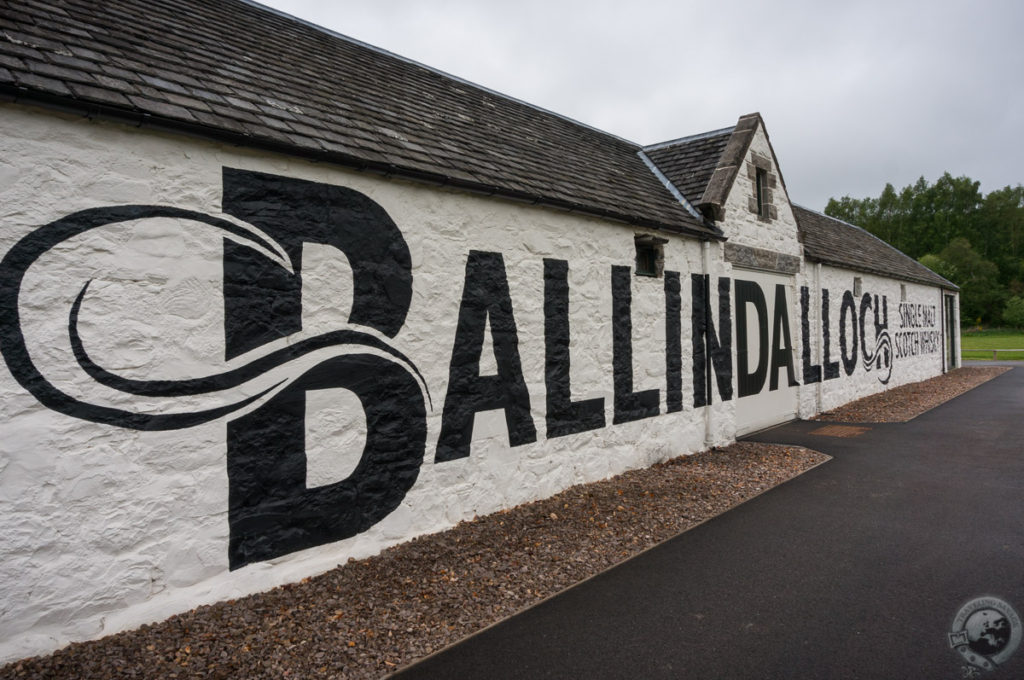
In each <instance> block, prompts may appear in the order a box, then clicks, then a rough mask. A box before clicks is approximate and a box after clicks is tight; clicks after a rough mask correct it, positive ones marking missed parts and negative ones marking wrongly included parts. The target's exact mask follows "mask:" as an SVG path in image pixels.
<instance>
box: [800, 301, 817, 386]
mask: <svg viewBox="0 0 1024 680" xmlns="http://www.w3.org/2000/svg"><path fill="white" fill-rule="evenodd" d="M810 308H811V291H810V290H808V288H807V286H800V344H801V345H802V353H803V367H804V384H805V385H809V384H811V383H816V382H821V366H819V365H817V364H815V363H814V362H813V361H812V360H811V319H810V316H811V309H810Z"/></svg>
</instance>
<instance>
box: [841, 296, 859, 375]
mask: <svg viewBox="0 0 1024 680" xmlns="http://www.w3.org/2000/svg"><path fill="white" fill-rule="evenodd" d="M847 316H849V317H850V325H851V326H853V328H852V330H853V333H852V334H851V339H852V340H853V347H852V348H848V346H847V344H846V317H847ZM848 349H849V350H850V351H847V350H848ZM839 351H840V354H841V355H842V360H843V370H844V371H846V375H853V369H855V368H857V303H856V302H854V301H853V293H851V292H850V291H844V292H843V303H842V305H840V307H839Z"/></svg>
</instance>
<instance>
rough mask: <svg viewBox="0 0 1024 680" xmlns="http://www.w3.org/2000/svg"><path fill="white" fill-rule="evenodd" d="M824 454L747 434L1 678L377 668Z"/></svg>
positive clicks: (416, 654) (597, 567)
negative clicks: (756, 440)
mask: <svg viewBox="0 0 1024 680" xmlns="http://www.w3.org/2000/svg"><path fill="white" fill-rule="evenodd" d="M827 459H828V457H827V456H825V455H823V454H821V453H817V452H815V451H810V450H808V449H803V448H800V447H794V446H775V445H769V444H758V443H749V442H741V443H737V444H733V445H732V446H729V447H726V448H722V449H712V450H711V451H706V452H703V453H698V454H695V455H692V456H682V457H680V458H676V459H674V460H671V461H668V462H666V463H662V464H659V465H655V466H653V467H651V468H648V469H645V470H634V471H631V472H627V473H625V474H622V475H619V476H618V477H614V478H612V479H609V480H605V481H602V482H596V483H593V484H586V485H580V486H574V487H572V488H570V489H567V490H566V491H563V492H562V493H560V494H558V495H556V496H554V497H552V498H549V499H546V500H543V501H538V502H535V503H529V504H526V505H521V506H519V507H516V508H512V509H510V510H505V511H501V512H497V513H494V514H492V515H488V516H486V517H481V518H478V519H475V520H473V521H470V522H463V523H461V524H459V525H458V526H456V527H454V528H452V529H449V530H448V531H443V532H441V533H437V534H432V535H429V536H423V537H420V538H418V539H414V540H413V541H411V542H409V543H405V544H402V545H399V546H396V547H394V548H390V549H388V550H386V551H384V552H383V553H381V554H380V555H377V556H375V557H371V558H368V559H364V560H359V561H352V562H350V563H348V564H345V565H341V566H339V567H337V568H335V569H333V570H331V571H329V572H327V573H325V574H322V575H320V576H316V577H313V578H309V579H306V580H304V581H303V582H301V583H297V584H293V585H289V586H283V587H281V588H275V589H274V590H271V591H269V592H266V593H261V594H258V595H253V596H250V597H245V598H241V599H238V600H232V601H229V602H222V603H219V604H214V605H210V606H205V607H199V608H198V609H194V610H192V611H190V612H188V613H185V614H181V615H178V616H174V617H172V618H170V619H168V620H166V621H163V622H161V623H157V624H153V625H149V626H143V627H142V628H140V629H138V630H134V631H129V632H125V633H119V634H117V635H112V636H109V637H106V638H103V639H101V640H96V641H93V642H85V643H76V644H72V645H70V646H68V647H66V648H64V649H62V650H60V651H58V652H56V653H54V654H52V655H50V656H45V657H34V658H31V659H25V660H22V661H19V662H15V663H13V664H9V665H7V666H5V667H3V668H0V678H76V679H85V678H175V677H177V678H285V677H292V678H379V677H381V676H384V675H387V674H389V673H390V672H392V671H394V670H396V669H397V668H398V667H400V666H404V665H407V664H409V663H411V662H413V661H415V660H416V659H418V658H421V657H423V656H425V655H427V654H429V653H431V652H433V651H435V650H438V649H440V648H442V647H444V646H446V645H450V644H452V643H453V642H456V641H458V640H460V639H462V638H463V637H465V636H467V635H469V634H471V633H473V632H475V631H478V630H480V629H481V628H483V627H485V626H487V625H490V624H492V623H494V622H496V621H499V620H501V619H503V618H505V617H507V616H510V615H511V614H514V613H515V612H517V611H519V610H521V609H523V608H525V607H528V606H530V605H532V604H536V603H537V602H539V601H540V600H542V599H544V598H546V597H548V596H550V595H553V594H554V593H557V592H559V591H561V590H563V589H565V588H567V587H569V586H571V585H573V584H575V583H578V582H579V581H582V580H584V579H586V578H588V577H590V576H593V575H594V574H597V573H598V572H600V571H602V570H604V569H606V568H608V567H610V566H612V565H613V564H615V563H617V562H621V561H622V560H625V559H627V558H629V557H631V556H633V555H636V554H637V553H639V552H641V551H642V550H644V549H646V548H649V547H651V546H653V545H655V544H656V543H659V542H661V541H664V540H665V539H667V538H670V537H671V536H674V535H676V534H678V533H680V532H681V531H685V530H686V529H689V528H691V527H693V526H694V525H696V524H699V523H700V522H702V521H704V520H706V519H709V518H711V517H714V516H715V515H717V514H719V513H722V512H724V511H725V510H728V509H729V508H731V507H733V506H735V505H737V504H738V503H742V502H743V501H745V500H748V499H750V498H752V497H754V496H756V495H758V494H760V493H761V492H763V491H765V490H767V489H770V488H771V487H773V486H776V485H777V484H780V483H782V482H784V481H786V480H787V479H790V478H792V477H794V476H796V475H798V474H800V473H801V472H803V471H805V470H807V469H809V468H811V467H813V466H815V465H817V464H819V463H821V462H823V461H825V460H827Z"/></svg>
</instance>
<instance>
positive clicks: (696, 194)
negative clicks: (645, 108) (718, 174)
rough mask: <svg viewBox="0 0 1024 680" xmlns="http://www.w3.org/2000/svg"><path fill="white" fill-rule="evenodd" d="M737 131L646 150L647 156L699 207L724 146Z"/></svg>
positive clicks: (720, 132)
mask: <svg viewBox="0 0 1024 680" xmlns="http://www.w3.org/2000/svg"><path fill="white" fill-rule="evenodd" d="M734 129H735V128H731V127H729V128H725V129H724V130H715V131H714V132H706V133H704V134H702V135H694V136H693V137H685V138H683V139H676V140H673V141H671V142H663V143H661V144H654V145H652V146H647V147H644V153H645V154H647V157H648V158H650V159H651V161H652V162H653V163H654V164H655V165H656V166H658V170H660V171H661V172H662V174H664V175H665V177H666V178H668V181H670V182H672V184H673V186H675V187H676V188H677V189H679V192H680V193H682V195H683V196H685V197H686V200H688V201H689V202H690V203H692V204H694V205H696V204H697V202H699V201H700V199H701V197H702V196H703V195H704V190H705V189H707V186H708V182H710V181H711V175H713V174H714V172H715V169H717V168H718V161H719V159H720V158H721V157H722V151H724V150H725V145H726V144H728V143H729V138H730V137H731V136H732V132H733V130H734Z"/></svg>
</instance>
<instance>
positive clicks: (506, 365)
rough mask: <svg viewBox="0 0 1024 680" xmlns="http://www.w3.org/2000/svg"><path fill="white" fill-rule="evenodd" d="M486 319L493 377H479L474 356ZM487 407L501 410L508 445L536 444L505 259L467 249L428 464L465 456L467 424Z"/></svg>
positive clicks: (477, 353) (477, 355)
mask: <svg viewBox="0 0 1024 680" xmlns="http://www.w3.org/2000/svg"><path fill="white" fill-rule="evenodd" d="M488 321H490V326H491V343H492V345H493V347H494V358H495V360H496V361H497V364H498V373H497V375H480V354H481V352H482V351H483V347H484V332H485V330H486V328H487V322H488ZM491 409H504V411H505V422H506V423H507V426H508V441H509V444H510V445H511V446H521V445H522V444H529V443H531V442H535V441H537V428H536V427H534V424H533V419H532V418H531V417H530V393H529V391H528V390H527V389H526V381H525V380H523V366H522V362H521V361H520V359H519V335H518V333H517V331H516V320H515V316H514V315H513V313H512V296H511V294H510V293H509V290H508V278H507V277H506V275H505V260H504V258H502V256H501V253H486V252H482V251H479V250H471V251H470V252H469V257H468V258H467V259H466V278H465V284H464V286H463V289H462V304H461V305H460V306H459V321H458V326H457V327H456V330H455V347H454V348H453V349H452V359H451V365H450V366H449V369H448V394H447V396H446V397H445V399H444V414H443V417H442V419H441V436H440V438H439V439H438V442H437V453H436V455H435V458H434V460H436V461H438V462H444V461H449V460H455V459H457V458H464V457H466V456H468V455H469V447H470V443H471V440H472V438H473V420H474V418H475V417H476V414H477V413H479V412H480V411H489V410H491Z"/></svg>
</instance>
